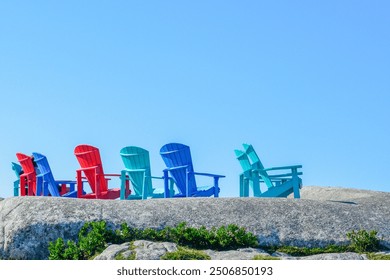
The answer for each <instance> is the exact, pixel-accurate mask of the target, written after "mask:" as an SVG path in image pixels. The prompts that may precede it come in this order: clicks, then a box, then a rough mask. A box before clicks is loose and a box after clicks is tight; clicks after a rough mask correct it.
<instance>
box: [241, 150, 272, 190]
mask: <svg viewBox="0 0 390 280" xmlns="http://www.w3.org/2000/svg"><path fill="white" fill-rule="evenodd" d="M242 146H243V147H244V151H245V152H242V151H239V150H235V153H236V156H237V159H238V160H239V162H240V164H241V166H242V168H243V170H244V172H248V171H257V172H258V173H259V175H260V176H261V179H262V180H263V181H264V183H265V184H266V185H267V187H268V188H270V187H272V186H273V185H272V182H271V179H270V178H269V177H268V173H267V172H266V171H265V170H264V165H263V164H262V163H261V161H260V158H259V156H258V155H257V153H256V151H255V149H254V148H253V146H252V145H250V144H242Z"/></svg>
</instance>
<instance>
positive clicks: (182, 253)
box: [161, 246, 211, 260]
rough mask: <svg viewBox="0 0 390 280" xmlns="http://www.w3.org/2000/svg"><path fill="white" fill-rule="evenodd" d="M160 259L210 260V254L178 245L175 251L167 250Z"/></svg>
mask: <svg viewBox="0 0 390 280" xmlns="http://www.w3.org/2000/svg"><path fill="white" fill-rule="evenodd" d="M161 259H162V260H210V259H211V258H210V256H209V255H207V254H206V253H204V252H202V251H199V250H195V249H191V248H187V247H182V246H179V247H178V248H177V251H175V252H168V253H166V254H165V255H163V256H162V257H161Z"/></svg>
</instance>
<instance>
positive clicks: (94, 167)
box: [76, 166, 97, 171]
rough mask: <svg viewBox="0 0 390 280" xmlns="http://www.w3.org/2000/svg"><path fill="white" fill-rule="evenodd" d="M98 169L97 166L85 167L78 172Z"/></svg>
mask: <svg viewBox="0 0 390 280" xmlns="http://www.w3.org/2000/svg"><path fill="white" fill-rule="evenodd" d="M96 168H97V166H92V167H83V168H80V169H77V170H76V171H84V170H94V169H96Z"/></svg>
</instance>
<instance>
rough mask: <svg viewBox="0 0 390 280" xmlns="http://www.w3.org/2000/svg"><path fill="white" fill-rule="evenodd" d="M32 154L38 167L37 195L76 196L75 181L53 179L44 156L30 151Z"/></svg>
mask: <svg viewBox="0 0 390 280" xmlns="http://www.w3.org/2000/svg"><path fill="white" fill-rule="evenodd" d="M32 155H33V157H34V161H35V162H36V164H37V168H38V169H39V174H37V195H43V196H49V195H50V196H54V197H59V196H62V197H77V190H76V188H75V186H76V181H71V180H55V179H54V176H53V173H52V171H51V168H50V165H49V162H48V160H47V158H46V156H44V155H42V154H40V153H32ZM67 185H69V187H67Z"/></svg>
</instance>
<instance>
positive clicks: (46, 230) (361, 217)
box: [0, 187, 390, 259]
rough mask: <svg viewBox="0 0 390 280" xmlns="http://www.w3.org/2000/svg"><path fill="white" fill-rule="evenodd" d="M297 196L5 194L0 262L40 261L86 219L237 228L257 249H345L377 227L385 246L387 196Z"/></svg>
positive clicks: (0, 209) (389, 225) (305, 191)
mask: <svg viewBox="0 0 390 280" xmlns="http://www.w3.org/2000/svg"><path fill="white" fill-rule="evenodd" d="M301 197H302V198H301V199H290V198H185V199H179V198H176V199H152V200H146V201H120V200H82V199H67V198H52V197H12V198H6V199H4V200H2V201H0V258H3V259H47V258H48V243H49V242H50V241H54V240H56V239H57V238H59V237H61V238H63V239H64V240H65V241H66V240H76V238H77V234H78V231H79V230H80V228H81V227H82V225H83V224H84V223H85V222H87V221H98V220H105V221H107V222H108V224H109V225H111V226H113V227H119V225H120V224H122V223H124V222H125V223H127V224H128V225H129V226H132V227H137V228H147V227H151V228H164V227H165V226H175V225H177V224H178V223H180V222H182V221H185V222H187V224H188V225H189V226H195V227H199V226H202V225H204V226H206V227H207V228H210V227H212V226H217V227H219V226H222V225H227V224H237V225H239V226H244V227H246V229H247V230H248V231H251V232H253V233H254V234H255V235H257V237H258V239H259V242H260V244H261V245H280V244H284V245H294V246H304V247H322V246H326V245H328V244H345V243H346V242H347V238H346V233H347V232H348V231H351V230H353V229H355V230H357V229H361V228H363V229H366V230H373V229H375V230H377V231H378V235H379V237H381V238H383V245H385V246H387V247H389V246H390V193H387V192H374V191H364V190H357V189H344V188H331V187H329V188H320V187H304V188H302V190H301Z"/></svg>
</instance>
